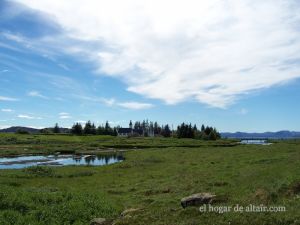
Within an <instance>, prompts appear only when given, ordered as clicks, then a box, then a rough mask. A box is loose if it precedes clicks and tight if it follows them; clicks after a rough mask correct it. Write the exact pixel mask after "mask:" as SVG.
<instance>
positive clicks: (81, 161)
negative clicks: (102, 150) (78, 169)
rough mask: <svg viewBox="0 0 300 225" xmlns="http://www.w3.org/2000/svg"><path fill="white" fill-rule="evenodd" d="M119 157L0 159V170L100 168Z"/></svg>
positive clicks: (118, 160)
mask: <svg viewBox="0 0 300 225" xmlns="http://www.w3.org/2000/svg"><path fill="white" fill-rule="evenodd" d="M123 160H124V157H123V156H121V155H34V156H33V155H31V156H17V157H1V158H0V169H22V168H26V167H30V166H42V165H45V166H66V165H91V166H102V165H108V164H112V163H116V162H121V161H123Z"/></svg>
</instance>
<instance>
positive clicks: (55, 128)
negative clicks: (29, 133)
mask: <svg viewBox="0 0 300 225" xmlns="http://www.w3.org/2000/svg"><path fill="white" fill-rule="evenodd" d="M53 133H55V134H58V133H60V129H59V126H58V123H56V124H55V126H54V128H53Z"/></svg>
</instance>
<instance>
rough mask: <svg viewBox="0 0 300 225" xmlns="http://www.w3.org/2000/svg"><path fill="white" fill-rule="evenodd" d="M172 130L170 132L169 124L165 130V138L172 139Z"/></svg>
mask: <svg viewBox="0 0 300 225" xmlns="http://www.w3.org/2000/svg"><path fill="white" fill-rule="evenodd" d="M171 133H172V132H171V130H170V127H169V125H168V124H167V125H166V126H165V127H164V129H163V136H164V137H171Z"/></svg>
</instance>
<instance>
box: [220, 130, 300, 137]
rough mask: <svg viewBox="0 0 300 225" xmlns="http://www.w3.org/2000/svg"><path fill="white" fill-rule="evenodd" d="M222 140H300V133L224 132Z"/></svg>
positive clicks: (285, 131) (284, 131)
mask: <svg viewBox="0 0 300 225" xmlns="http://www.w3.org/2000/svg"><path fill="white" fill-rule="evenodd" d="M221 136H222V138H238V139H246V138H249V139H251V138H270V139H291V138H300V132H297V131H287V130H283V131H278V132H264V133H247V132H235V133H229V132H223V133H221Z"/></svg>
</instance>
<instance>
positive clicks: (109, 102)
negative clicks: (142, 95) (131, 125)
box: [78, 96, 154, 110]
mask: <svg viewBox="0 0 300 225" xmlns="http://www.w3.org/2000/svg"><path fill="white" fill-rule="evenodd" d="M78 97H79V98H80V99H83V100H87V101H91V102H99V103H103V104H105V105H106V106H110V107H114V106H119V107H123V108H127V109H136V110H139V109H149V108H152V107H154V105H153V104H150V103H144V102H135V101H130V102H120V101H117V100H116V99H114V98H97V97H94V98H93V97H89V96H78Z"/></svg>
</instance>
